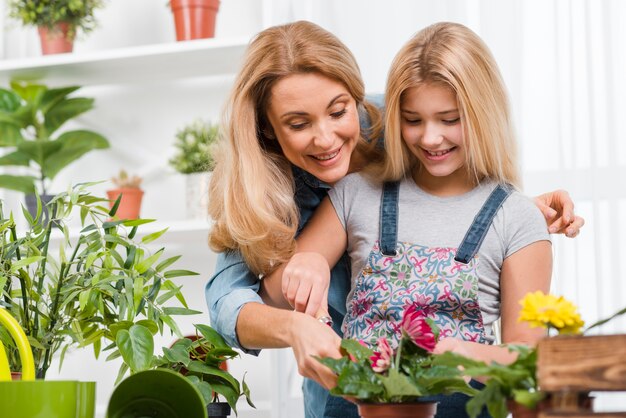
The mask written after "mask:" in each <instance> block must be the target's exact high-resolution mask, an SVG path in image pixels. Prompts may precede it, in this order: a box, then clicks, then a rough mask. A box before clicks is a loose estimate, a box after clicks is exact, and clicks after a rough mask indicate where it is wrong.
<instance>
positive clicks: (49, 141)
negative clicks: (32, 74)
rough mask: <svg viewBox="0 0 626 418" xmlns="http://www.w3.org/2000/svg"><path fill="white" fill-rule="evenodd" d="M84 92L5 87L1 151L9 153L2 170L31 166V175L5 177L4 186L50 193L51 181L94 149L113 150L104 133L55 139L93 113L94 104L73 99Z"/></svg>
mask: <svg viewBox="0 0 626 418" xmlns="http://www.w3.org/2000/svg"><path fill="white" fill-rule="evenodd" d="M79 88H80V87H77V86H72V87H61V88H53V89H51V88H48V87H47V86H45V85H42V84H31V83H23V82H17V81H12V82H11V90H6V89H1V88H0V146H2V147H6V148H8V149H9V151H8V152H7V153H6V154H5V155H3V156H2V157H0V165H4V166H22V167H28V170H29V171H30V173H31V174H30V175H8V174H3V175H0V187H4V188H7V189H12V190H18V191H22V192H24V193H34V192H36V191H37V190H36V187H35V184H36V182H39V184H40V186H39V190H38V192H39V193H42V194H46V181H47V180H52V179H53V178H54V177H55V176H56V175H57V174H58V173H59V172H60V171H61V170H62V169H63V168H65V167H67V166H68V165H69V164H70V163H72V162H73V161H75V160H77V159H78V158H80V157H81V156H83V155H84V154H86V153H87V152H89V151H92V150H94V149H103V148H108V147H109V142H108V141H107V140H106V139H105V138H104V137H103V136H102V135H100V134H98V133H95V132H92V131H88V130H73V131H66V132H64V133H62V134H59V135H56V133H57V130H58V129H59V128H61V126H63V124H65V122H67V121H68V120H71V119H72V118H75V117H76V116H78V115H80V114H82V113H85V112H87V111H89V110H91V109H92V108H93V99H90V98H84V97H69V96H70V95H71V94H72V93H73V92H75V91H76V90H78V89H79Z"/></svg>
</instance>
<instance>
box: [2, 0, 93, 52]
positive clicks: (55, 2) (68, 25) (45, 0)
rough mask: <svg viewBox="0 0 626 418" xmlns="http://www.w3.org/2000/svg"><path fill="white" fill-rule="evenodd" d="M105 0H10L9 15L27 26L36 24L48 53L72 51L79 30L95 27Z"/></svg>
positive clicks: (85, 31)
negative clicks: (99, 9)
mask: <svg viewBox="0 0 626 418" xmlns="http://www.w3.org/2000/svg"><path fill="white" fill-rule="evenodd" d="M103 5H104V3H103V1H102V0H10V2H9V15H10V16H11V17H12V18H14V19H17V20H20V21H21V22H22V24H24V25H32V26H36V27H37V28H38V30H39V37H40V39H41V50H42V53H43V54H44V55H46V54H59V53H66V52H72V50H73V47H74V39H75V38H76V33H77V31H78V29H80V30H81V31H82V32H83V33H88V32H90V31H91V30H93V29H94V28H95V26H96V19H95V17H94V12H95V10H96V9H98V8H100V7H102V6H103Z"/></svg>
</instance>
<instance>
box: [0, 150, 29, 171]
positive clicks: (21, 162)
mask: <svg viewBox="0 0 626 418" xmlns="http://www.w3.org/2000/svg"><path fill="white" fill-rule="evenodd" d="M0 165H18V166H23V167H28V166H29V165H30V156H29V155H28V154H25V153H23V152H21V151H13V152H10V153H8V154H5V155H3V156H2V157H0ZM22 177H24V176H22Z"/></svg>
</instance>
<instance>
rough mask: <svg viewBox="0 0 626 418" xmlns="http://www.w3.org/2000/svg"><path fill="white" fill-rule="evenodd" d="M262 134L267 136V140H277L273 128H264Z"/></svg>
mask: <svg viewBox="0 0 626 418" xmlns="http://www.w3.org/2000/svg"><path fill="white" fill-rule="evenodd" d="M262 132H263V136H265V137H266V138H267V139H276V134H274V130H273V129H272V128H270V127H266V128H263V130H262Z"/></svg>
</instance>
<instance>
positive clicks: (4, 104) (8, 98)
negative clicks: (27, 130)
mask: <svg viewBox="0 0 626 418" xmlns="http://www.w3.org/2000/svg"><path fill="white" fill-rule="evenodd" d="M21 102H22V100H21V99H20V96H18V95H17V94H15V93H14V92H12V91H11V90H7V89H2V88H0V109H1V110H3V111H5V112H15V111H16V110H17V109H18V108H19V107H20V105H21Z"/></svg>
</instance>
